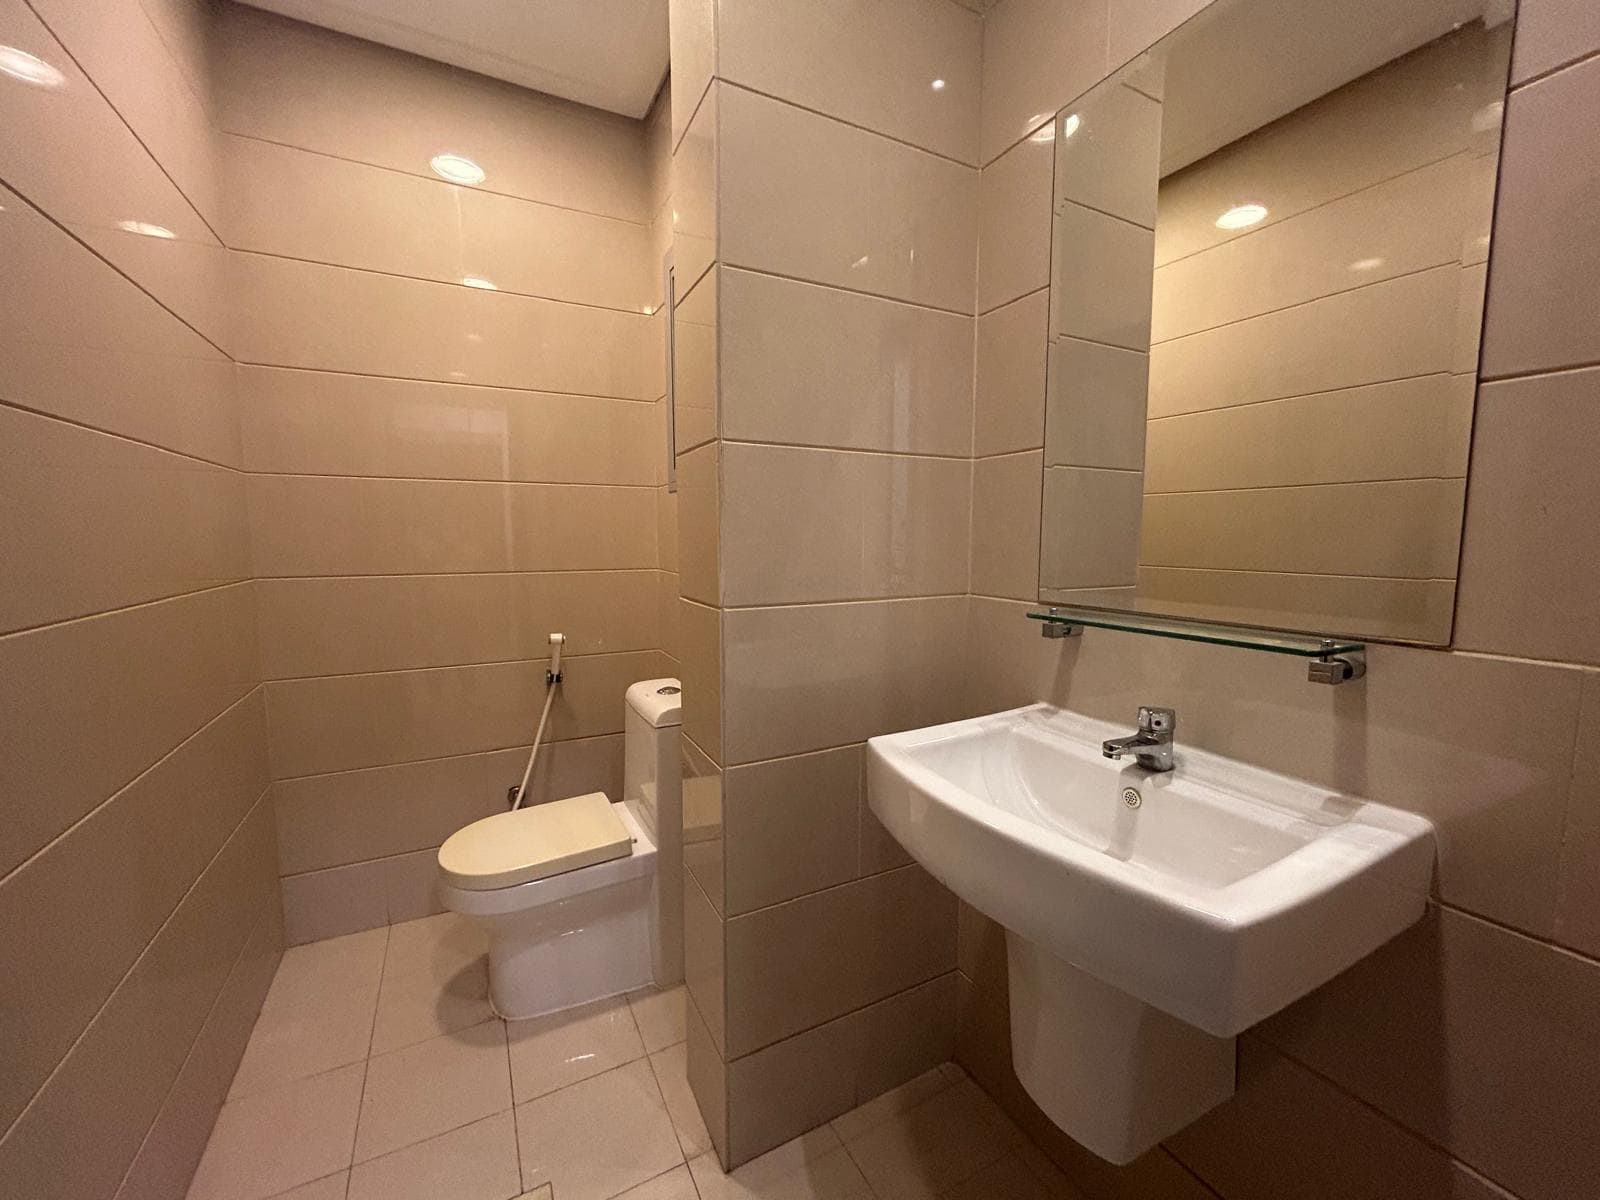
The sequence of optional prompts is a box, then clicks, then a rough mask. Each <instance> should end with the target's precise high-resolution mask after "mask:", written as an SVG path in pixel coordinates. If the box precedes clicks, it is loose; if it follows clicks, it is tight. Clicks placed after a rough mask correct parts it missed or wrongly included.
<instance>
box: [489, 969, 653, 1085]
mask: <svg viewBox="0 0 1600 1200" xmlns="http://www.w3.org/2000/svg"><path fill="white" fill-rule="evenodd" d="M506 1037H507V1041H508V1042H509V1044H510V1047H511V1085H512V1090H513V1091H514V1092H515V1093H516V1098H517V1103H519V1104H520V1103H522V1102H523V1101H524V1100H533V1099H536V1098H537V1097H539V1096H543V1095H546V1094H548V1093H550V1092H554V1091H557V1090H559V1089H561V1088H564V1087H568V1086H570V1085H571V1084H574V1083H577V1082H578V1081H579V1080H581V1079H588V1078H591V1077H592V1076H595V1075H599V1074H601V1073H602V1072H605V1071H609V1070H611V1069H612V1068H614V1067H620V1066H621V1065H622V1064H623V1063H627V1062H632V1061H633V1060H634V1059H636V1058H642V1057H643V1056H644V1043H643V1042H642V1041H640V1040H639V1031H638V1029H637V1028H636V1027H635V1026H634V1023H633V1013H632V1011H631V1010H630V1009H629V1008H628V1002H627V1001H626V1000H625V999H623V998H622V997H621V996H617V997H614V998H613V999H610V1000H601V1001H598V1002H596V1003H594V1004H586V1005H583V1006H582V1007H581V1008H571V1009H568V1010H567V1011H566V1012H559V1013H552V1014H551V1015H550V1016H548V1017H536V1018H534V1019H533V1020H531V1021H508V1022H507V1023H506Z"/></svg>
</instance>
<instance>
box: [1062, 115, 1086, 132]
mask: <svg viewBox="0 0 1600 1200" xmlns="http://www.w3.org/2000/svg"><path fill="white" fill-rule="evenodd" d="M1082 126H1083V118H1082V117H1080V116H1079V115H1078V114H1077V113H1068V114H1067V115H1066V118H1065V119H1064V120H1063V121H1062V122H1061V136H1062V137H1064V138H1069V137H1071V136H1072V135H1073V134H1075V133H1077V132H1078V130H1079V129H1080V128H1082Z"/></svg>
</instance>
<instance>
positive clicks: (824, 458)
mask: <svg viewBox="0 0 1600 1200" xmlns="http://www.w3.org/2000/svg"><path fill="white" fill-rule="evenodd" d="M970 475H971V466H970V464H969V462H968V461H967V460H966V459H964V458H960V459H956V458H917V457H912V456H910V455H903V454H894V455H890V454H866V453H858V452H854V451H851V452H843V451H836V450H810V449H796V448H790V447H784V446H754V445H748V444H744V443H738V442H724V443H722V492H723V504H722V522H721V523H722V575H723V602H724V603H726V604H729V605H747V604H777V603H792V602H795V601H807V600H861V599H869V598H879V597H889V596H936V595H952V594H956V593H961V592H965V591H966V585H967V567H966V562H965V557H966V556H965V555H964V554H963V553H962V547H963V546H965V545H966V541H967V531H968V521H969V511H970V507H969V506H970V499H969V496H968V488H969V486H970V483H969V481H970ZM780 529H781V530H784V531H786V535H785V536H774V531H775V530H780Z"/></svg>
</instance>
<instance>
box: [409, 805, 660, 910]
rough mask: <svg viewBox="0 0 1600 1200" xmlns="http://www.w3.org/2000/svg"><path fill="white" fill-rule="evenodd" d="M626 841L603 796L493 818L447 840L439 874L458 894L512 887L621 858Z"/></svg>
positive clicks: (627, 848) (625, 852) (627, 851)
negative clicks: (464, 889)
mask: <svg viewBox="0 0 1600 1200" xmlns="http://www.w3.org/2000/svg"><path fill="white" fill-rule="evenodd" d="M632 849H633V841H632V838H630V837H629V836H628V830H627V828H626V827H625V826H624V825H623V824H622V821H621V819H620V818H619V817H618V816H617V814H616V813H615V812H613V811H612V807H611V802H610V801H609V800H607V799H606V795H605V793H604V792H590V793H589V794H588V795H586V796H572V797H570V798H568V799H566V800H556V801H553V802H551V803H549V804H535V805H533V806H531V807H529V808H519V809H517V810H516V811H514V812H504V813H496V814H495V815H494V816H492V817H485V818H483V820H481V821H474V822H473V823H472V824H471V825H468V826H467V827H466V828H465V829H458V830H457V831H456V832H455V833H453V834H451V835H450V837H449V839H448V840H447V841H446V842H445V844H444V845H442V846H440V847H439V873H440V874H441V875H442V876H443V877H444V881H445V882H446V883H449V884H452V885H454V886H455V887H458V888H467V889H470V890H487V889H489V888H503V887H512V886H514V885H516V884H519V883H527V882H529V881H530V880H534V879H544V878H546V877H547V876H550V875H560V874H561V873H562V872H564V871H576V870H578V869H579V868H580V867H592V866H593V865H594V864H595V863H602V862H610V861H611V860H612V859H614V858H626V857H627V856H628V855H629V854H630V853H631V852H632Z"/></svg>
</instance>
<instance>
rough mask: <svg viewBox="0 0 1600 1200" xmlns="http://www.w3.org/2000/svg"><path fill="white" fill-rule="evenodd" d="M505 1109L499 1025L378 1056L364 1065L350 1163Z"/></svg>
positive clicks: (506, 1077) (507, 1094) (507, 1087)
mask: <svg viewBox="0 0 1600 1200" xmlns="http://www.w3.org/2000/svg"><path fill="white" fill-rule="evenodd" d="M510 1107H511V1079H510V1073H509V1070H508V1067H507V1063H506V1041H505V1027H504V1026H503V1025H502V1024H501V1023H500V1022H499V1021H485V1022H484V1023H483V1024H481V1025H474V1026H473V1027H472V1028H470V1029H461V1030H457V1031H456V1032H455V1033H447V1034H445V1035H444V1036H442V1037H436V1038H431V1039H429V1040H428V1041H426V1042H419V1043H417V1044H416V1045H415V1046H407V1047H406V1048H405V1049H403V1050H395V1051H392V1052H391V1053H389V1054H380V1055H379V1056H378V1057H376V1058H374V1059H372V1060H371V1061H370V1062H369V1063H368V1064H367V1086H366V1093H365V1095H363V1096H362V1099H361V1124H360V1126H359V1128H358V1129H357V1131H356V1154H355V1161H356V1162H364V1161H365V1160H367V1159H369V1158H376V1157H377V1156H378V1155H380V1154H388V1153H389V1152H390V1151H392V1150H399V1149H400V1148H401V1147H404V1146H409V1145H411V1144H412V1143H413V1142H420V1141H422V1140H423V1139H424V1138H429V1137H433V1136H434V1135H435V1134H439V1133H445V1132H447V1131H449V1130H451V1129H454V1128H456V1127H458V1126H461V1125H464V1124H466V1123H468V1122H471V1121H476V1120H478V1119H479V1118H481V1117H487V1116H489V1115H491V1114H492V1113H497V1112H500V1111H501V1110H502V1109H506V1108H510Z"/></svg>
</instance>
